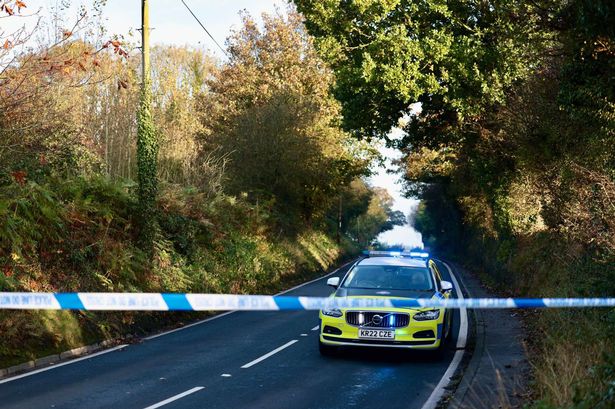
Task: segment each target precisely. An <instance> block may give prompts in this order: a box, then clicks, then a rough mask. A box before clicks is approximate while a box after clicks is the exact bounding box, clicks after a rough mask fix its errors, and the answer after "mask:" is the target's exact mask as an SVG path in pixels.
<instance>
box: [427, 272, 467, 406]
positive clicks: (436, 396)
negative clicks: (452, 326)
mask: <svg viewBox="0 0 615 409" xmlns="http://www.w3.org/2000/svg"><path fill="white" fill-rule="evenodd" d="M439 261H440V262H442V264H444V266H445V267H446V269H447V270H448V272H449V274H450V276H451V279H452V280H453V284H454V285H455V290H456V293H457V298H460V299H462V300H463V298H464V297H463V293H462V291H461V287H460V286H459V281H457V278H456V277H455V275H454V274H453V270H452V269H451V268H450V267H449V265H448V264H447V263H445V262H444V261H442V260H439ZM467 340H468V311H467V309H466V308H460V309H459V334H458V335H457V351H456V352H455V355H454V356H453V360H452V361H451V363H450V365H449V366H448V368H447V370H446V372H444V375H443V376H442V379H440V382H438V384H437V385H436V387H435V388H434V390H433V391H432V392H431V395H430V396H429V398H428V399H427V401H426V402H425V404H424V405H423V406H422V407H421V409H435V407H436V405H437V404H438V402H439V401H440V399H441V398H442V396H443V395H444V392H445V389H444V388H445V387H446V386H447V385H448V384H449V383H450V381H451V377H452V376H453V375H454V374H455V371H456V370H457V367H458V366H459V363H460V362H461V358H463V354H464V352H465V350H464V348H465V347H466V343H467Z"/></svg>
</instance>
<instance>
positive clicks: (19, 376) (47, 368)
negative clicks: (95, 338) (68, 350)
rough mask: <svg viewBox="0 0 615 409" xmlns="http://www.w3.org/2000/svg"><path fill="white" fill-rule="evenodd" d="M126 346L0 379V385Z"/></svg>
mask: <svg viewBox="0 0 615 409" xmlns="http://www.w3.org/2000/svg"><path fill="white" fill-rule="evenodd" d="M127 346H128V345H127V344H123V345H118V346H116V347H113V348H111V349H106V350H104V351H100V352H96V353H94V354H92V355H86V356H82V357H81V358H75V359H71V360H70V361H66V362H62V363H58V364H54V365H53V366H48V367H46V368H41V369H37V370H35V371H31V372H27V373H24V374H21V375H17V376H13V377H12V378H7V379H2V380H0V384H3V383H7V382H11V381H15V380H17V379H21V378H25V377H26V376H31V375H35V374H37V373H41V372H45V371H48V370H50V369H55V368H59V367H61V366H64V365H70V364H74V363H76V362H79V361H83V360H85V359H90V358H94V357H96V356H99V355H103V354H108V353H109V352H113V351H117V350H120V349H122V348H125V347H127Z"/></svg>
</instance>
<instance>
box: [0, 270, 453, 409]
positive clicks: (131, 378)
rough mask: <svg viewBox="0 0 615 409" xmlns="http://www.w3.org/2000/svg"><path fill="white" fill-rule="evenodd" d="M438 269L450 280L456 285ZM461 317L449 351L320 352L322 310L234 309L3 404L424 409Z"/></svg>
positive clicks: (60, 373)
mask: <svg viewBox="0 0 615 409" xmlns="http://www.w3.org/2000/svg"><path fill="white" fill-rule="evenodd" d="M439 266H440V271H441V272H442V273H443V276H444V277H443V279H445V280H449V281H453V280H451V279H450V276H449V272H448V269H447V268H446V267H445V266H444V265H442V264H441V263H440V265H439ZM348 268H349V266H344V267H342V268H340V269H339V270H338V271H337V272H335V273H334V274H333V275H330V276H328V277H335V276H336V275H337V276H343V274H345V273H346V271H347V269H348ZM328 277H327V278H328ZM325 282H326V278H323V279H319V280H317V281H314V282H311V283H308V284H306V285H303V286H300V287H298V288H296V289H294V290H291V291H290V292H288V293H286V295H297V296H299V295H303V296H327V295H329V294H330V293H331V292H332V289H331V287H327V286H326V284H325ZM462 313H463V314H465V312H462ZM453 321H454V328H453V340H452V342H451V343H450V344H449V345H451V346H450V347H449V348H447V349H446V350H445V351H444V353H443V354H441V355H440V356H434V355H433V354H426V353H424V352H420V351H400V350H392V351H389V350H380V349H372V348H368V349H352V350H346V351H342V353H341V354H339V356H336V357H333V358H329V357H322V356H320V354H319V353H318V331H317V329H318V313H317V312H315V311H297V312H232V313H227V314H224V315H222V316H218V317H215V318H214V319H210V320H206V321H205V322H202V323H199V324H198V325H193V326H191V327H189V328H184V329H181V330H179V331H175V332H171V333H167V334H164V335H161V336H156V337H152V338H150V339H146V340H145V341H144V342H143V343H141V344H131V345H127V346H125V347H120V348H117V349H115V350H113V351H110V352H107V353H102V354H97V355H95V356H92V357H89V358H86V359H80V360H77V361H74V362H71V361H68V362H70V363H68V364H67V363H62V364H56V365H55V367H51V368H52V369H49V370H44V371H40V372H37V371H35V372H34V373H31V374H29V375H28V374H26V376H22V377H18V378H13V379H12V380H11V379H8V380H1V381H0V408H2V409H9V408H15V409H28V408H78V409H82V408H83V409H86V408H87V409H90V408H92V409H93V408H122V409H133V408H134V409H137V408H138V409H144V408H148V409H154V408H159V407H163V408H165V409H174V408H224V409H228V408H267V409H271V408H284V409H287V408H293V409H298V408H347V407H358V408H370V409H374V408H386V409H395V408H423V407H428V405H429V404H428V405H425V404H426V402H427V401H428V400H429V398H430V396H431V395H432V392H433V391H434V389H442V386H443V385H444V384H446V382H447V381H448V376H449V375H450V370H449V374H447V376H445V373H446V372H447V369H449V366H452V365H451V362H452V361H453V358H454V356H455V350H454V349H455V348H454V347H455V345H456V343H457V336H458V334H459V332H460V331H459V329H460V312H459V310H456V311H455V316H454V319H453ZM463 332H465V331H462V333H463ZM463 336H464V335H462V337H463ZM457 355H459V356H458V357H456V358H455V360H458V359H459V358H460V354H459V353H457ZM443 378H445V379H444V380H443ZM441 381H442V382H441ZM439 383H440V385H439V386H438V384H439ZM437 386H438V387H437ZM434 395H436V394H434ZM433 399H434V397H433V396H432V398H431V400H432V401H433ZM432 403H433V402H432Z"/></svg>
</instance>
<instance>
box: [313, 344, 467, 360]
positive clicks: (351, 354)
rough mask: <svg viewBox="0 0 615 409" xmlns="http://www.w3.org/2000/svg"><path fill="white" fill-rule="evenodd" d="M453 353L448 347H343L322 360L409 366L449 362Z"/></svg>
mask: <svg viewBox="0 0 615 409" xmlns="http://www.w3.org/2000/svg"><path fill="white" fill-rule="evenodd" d="M454 353H455V351H454V350H453V349H452V348H451V347H449V346H445V347H444V349H443V350H442V351H429V350H413V349H402V348H376V347H369V348H365V347H363V348H362V347H352V346H345V347H339V349H338V350H337V351H336V352H335V353H334V354H333V355H332V356H327V357H322V358H323V359H327V360H331V361H334V360H340V361H354V362H370V363H384V364H409V363H434V362H443V361H450V360H451V359H452V357H453V355H454Z"/></svg>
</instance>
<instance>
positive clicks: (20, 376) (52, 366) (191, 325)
mask: <svg viewBox="0 0 615 409" xmlns="http://www.w3.org/2000/svg"><path fill="white" fill-rule="evenodd" d="M355 261H356V259H353V260H351V261H349V262H347V263H345V264H342V265H341V266H340V267H338V268H336V269H335V270H333V271H332V272H330V273H328V274H325V275H324V276H322V277H319V278H316V279H314V280H311V281H308V282H306V283H303V284H299V285H297V286H295V287H293V288H291V289H288V290H285V291H282V292H281V293H277V294H276V295H281V294H286V293H288V292H290V291H292V290H296V289H297V288H301V287H303V286H305V285H308V284H312V283H315V282H316V281H318V280H322V279H324V278H327V277H329V276H331V275H333V274H335V273H337V272H338V271H339V270H341V269H342V268H344V267H346V266H347V265H348V264H351V263H354V262H355ZM234 312H237V310H233V311H227V312H224V313H222V314H217V315H214V316H213V317H209V318H206V319H204V320H201V321H197V322H193V323H192V324H188V325H184V326H183V327H180V328H175V329H172V330H169V331H165V332H161V333H159V334H155V335H150V336H149V337H145V338H143V339H144V340H145V341H149V340H152V339H155V338H158V337H162V336H163V335H168V334H172V333H174V332H177V331H181V330H184V329H186V328H190V327H194V326H197V325H201V324H204V323H206V322H209V321H213V320H215V319H218V318H222V317H224V316H226V315H230V314H232V313H234ZM314 331H315V330H314ZM126 346H127V345H126V344H123V345H118V346H116V347H114V348H110V349H106V350H104V351H100V352H96V353H94V354H91V355H86V356H83V357H81V358H76V359H71V360H70V361H67V362H63V363H59V364H55V365H50V366H48V367H45V368H41V369H37V370H34V371H30V372H27V373H24V374H21V375H17V376H13V377H11V378H6V379H2V380H0V385H1V384H3V383H7V382H11V381H15V380H17V379H21V378H25V377H26V376H30V375H35V374H37V373H41V372H45V371H48V370H50V369H55V368H59V367H61V366H64V365H69V364H74V363H75V362H79V361H83V360H84V359H90V358H94V357H96V356H99V355H102V354H106V353H109V352H113V351H117V350H118V349H122V348H124V347H126Z"/></svg>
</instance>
